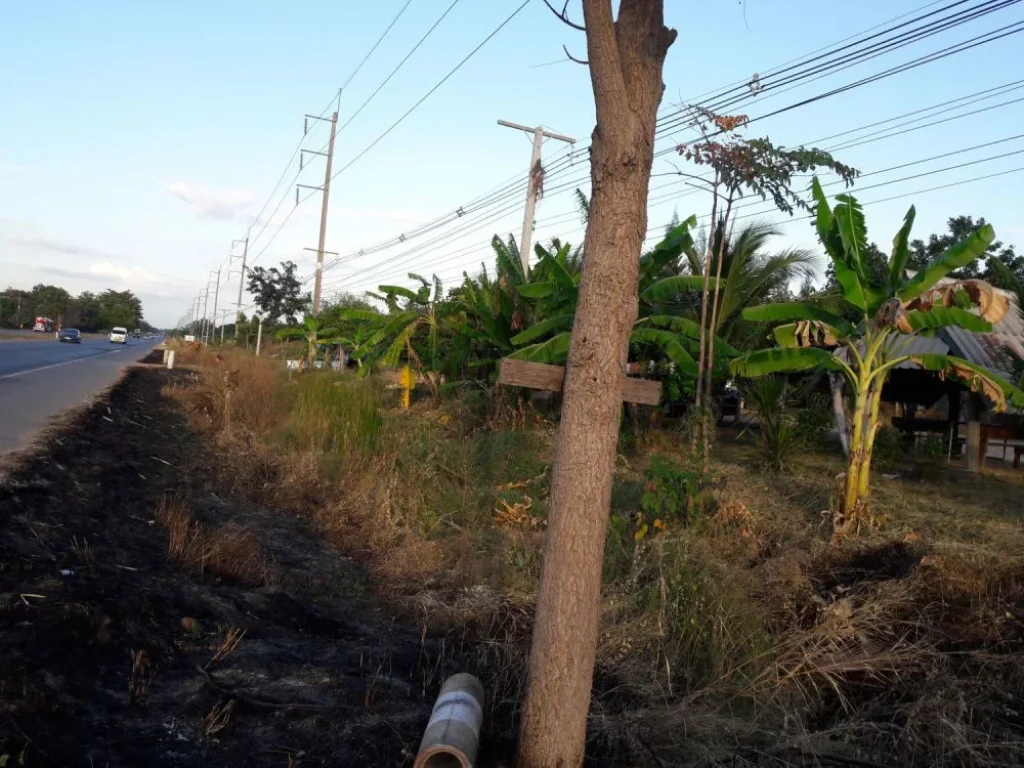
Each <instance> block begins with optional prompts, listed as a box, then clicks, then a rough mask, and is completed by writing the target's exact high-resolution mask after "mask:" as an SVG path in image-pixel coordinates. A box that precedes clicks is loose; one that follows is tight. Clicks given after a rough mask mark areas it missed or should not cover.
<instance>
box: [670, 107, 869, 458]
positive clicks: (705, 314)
mask: <svg viewBox="0 0 1024 768" xmlns="http://www.w3.org/2000/svg"><path fill="white" fill-rule="evenodd" d="M690 113H691V115H692V118H693V119H692V123H691V125H692V127H694V128H696V129H697V130H698V131H699V132H700V134H701V138H700V139H699V140H697V141H694V142H690V143H687V144H680V145H679V146H678V147H677V148H676V150H677V152H678V153H679V155H680V156H681V157H682V158H683V159H684V160H688V161H689V162H691V163H693V164H694V165H695V166H698V167H700V168H707V169H709V170H711V172H712V173H711V177H710V178H708V177H707V176H701V175H697V174H692V173H686V172H684V171H681V170H678V169H677V173H678V174H679V175H681V176H686V177H688V178H691V179H693V180H695V181H697V182H699V183H701V184H703V185H704V186H705V187H707V188H708V189H709V190H710V192H711V196H712V197H711V226H710V227H709V232H710V233H711V234H710V235H709V237H708V238H707V247H706V250H705V254H704V289H703V295H702V300H701V311H700V325H701V334H700V350H699V360H698V361H697V371H698V372H697V393H696V401H695V408H696V411H697V416H696V418H695V419H693V421H692V426H693V431H692V433H691V446H692V448H693V449H694V451H696V450H697V448H698V445H700V450H701V460H702V462H703V463H706V462H707V458H708V455H709V453H710V450H711V441H712V436H713V435H712V419H711V409H710V407H708V406H709V404H710V401H711V398H712V371H713V370H714V359H715V350H714V345H712V344H710V343H709V341H708V340H709V339H711V338H713V334H714V332H715V327H716V325H717V322H718V309H719V282H720V280H721V277H722V262H723V260H724V258H723V257H724V253H725V245H726V242H727V241H728V237H729V229H730V226H731V217H732V213H733V204H734V203H735V202H736V201H737V200H738V199H740V198H742V197H743V196H744V195H745V194H754V195H758V196H760V197H761V199H762V200H768V198H771V200H772V203H774V205H775V207H776V208H777V209H778V210H780V211H782V212H783V213H788V214H790V215H792V214H793V212H794V211H795V210H810V206H809V205H808V203H807V201H806V200H805V199H804V197H803V196H802V195H801V194H799V193H797V192H794V191H793V188H792V185H793V180H794V177H797V176H798V175H799V174H804V173H808V172H810V173H812V174H813V173H814V172H815V171H817V170H818V169H821V168H825V169H828V170H831V171H832V172H833V173H835V174H836V175H838V176H839V177H840V179H842V181H843V182H844V183H845V184H846V185H847V186H849V185H850V184H852V183H853V180H854V179H855V178H856V177H857V175H858V173H859V172H858V171H857V170H856V169H855V168H852V167H850V166H848V165H844V164H843V163H840V162H839V161H837V160H835V159H834V158H833V157H832V155H830V154H829V153H828V152H826V151H824V150H822V149H817V148H814V147H812V148H807V147H797V148H796V149H787V148H785V147H780V146H776V145H775V144H773V143H772V142H771V141H770V140H769V139H768V138H761V139H748V138H745V137H744V136H742V135H741V134H740V131H741V129H743V128H746V127H747V126H748V124H749V123H750V119H749V118H748V117H747V116H746V115H719V114H716V113H715V112H712V111H711V110H710V109H707V108H706V107H702V106H693V107H690ZM723 205H724V213H723V214H721V216H720V214H719V210H720V208H721V207H722V206H723ZM718 232H721V235H720V236H719V237H718V238H717V239H718V243H717V245H718V247H717V253H716V252H715V248H714V245H715V239H716V238H715V233H718ZM713 261H716V262H717V265H716V267H715V271H716V274H715V281H714V284H713V285H714V290H713V291H712V282H711V269H712V262H713ZM709 298H710V302H709ZM705 397H706V398H707V400H706V401H705Z"/></svg>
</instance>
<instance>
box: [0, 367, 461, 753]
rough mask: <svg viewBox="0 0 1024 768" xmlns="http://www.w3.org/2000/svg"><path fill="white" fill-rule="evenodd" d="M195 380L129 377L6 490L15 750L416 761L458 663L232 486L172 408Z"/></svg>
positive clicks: (2, 527)
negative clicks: (174, 391)
mask: <svg viewBox="0 0 1024 768" xmlns="http://www.w3.org/2000/svg"><path fill="white" fill-rule="evenodd" d="M190 376H192V374H190V373H189V372H187V371H159V370H155V369H147V368H137V369H134V370H131V371H129V372H128V373H127V374H126V376H125V378H124V379H123V380H122V381H121V382H120V383H119V384H118V385H117V386H116V387H114V388H113V390H112V391H111V392H110V394H109V395H108V396H107V397H106V398H104V399H102V400H100V401H98V402H96V403H95V404H93V405H92V406H90V407H89V408H88V409H87V410H85V411H83V412H81V413H80V414H79V415H78V416H77V417H75V418H74V419H72V420H71V421H70V422H69V423H68V424H67V425H66V426H65V427H63V428H62V429H60V430H58V431H56V432H55V433H53V434H52V435H51V437H50V438H49V440H48V442H47V444H46V447H45V449H44V450H42V451H40V452H38V453H36V454H34V455H32V456H30V457H28V458H26V459H25V460H24V461H23V463H22V464H21V465H20V466H17V467H14V468H13V469H12V470H11V471H10V472H9V473H8V475H7V477H6V480H5V483H4V484H3V485H2V486H0V644H2V647H3V648H4V649H5V651H4V654H3V657H2V660H0V710H2V711H0V756H2V755H9V756H10V758H9V759H10V760H11V763H12V764H14V761H15V760H16V759H22V756H24V757H23V759H24V764H25V765H96V766H101V765H149V766H172V765H173V766H181V765H199V764H202V765H216V766H243V765H245V766H251V765H268V766H271V765H273V766H289V765H360V766H389V765H405V764H408V763H410V762H411V755H412V754H413V753H414V752H415V749H416V747H417V745H418V741H419V738H420V736H421V734H422V728H423V726H424V724H425V722H426V719H427V717H428V715H429V711H430V707H431V705H432V703H433V698H434V696H435V695H436V690H437V687H438V686H439V684H440V681H441V680H442V679H443V678H444V677H445V676H446V675H447V674H450V673H452V672H454V671H456V669H455V667H454V665H453V664H452V663H451V662H450V660H449V659H448V658H446V656H445V654H444V653H442V652H441V649H440V648H439V647H438V644H436V643H435V642H434V641H432V640H431V639H430V638H429V637H425V636H424V635H423V634H422V633H421V632H420V631H418V630H417V629H416V628H415V627H410V626H403V625H402V624H401V623H400V622H396V621H395V620H394V619H393V618H392V616H391V615H389V614H388V613H387V612H385V610H384V609H383V608H382V607H381V606H380V604H379V603H378V601H375V600H374V599H372V598H371V596H370V595H369V591H368V589H367V585H366V581H365V578H364V575H363V572H362V570H361V569H360V568H359V567H358V566H357V565H356V564H355V563H354V562H352V561H351V560H349V559H347V558H345V557H344V556H342V555H341V554H340V553H338V552H337V551H334V550H331V549H329V548H327V547H326V546H325V545H324V544H323V543H322V541H321V540H320V539H318V538H317V537H316V536H315V535H314V534H313V532H312V531H310V530H309V529H308V522H307V520H305V519H302V518H299V517H296V516H294V515H286V514H282V513H280V512H277V511H273V510H268V509H265V508H261V507H259V506H257V505H253V504H249V503H243V502H239V501H237V500H234V499H231V498H230V497H228V496H227V495H226V494H223V493H222V492H220V493H219V491H220V489H219V488H218V487H217V484H216V481H215V473H214V472H212V471H211V467H212V466H213V462H214V461H216V458H215V457H214V456H212V455H209V454H208V452H207V448H206V446H205V444H204V443H203V442H202V441H201V440H199V439H198V438H197V437H196V436H195V435H194V434H193V433H192V432H191V431H190V430H189V428H188V426H187V423H186V420H185V418H184V417H183V416H182V414H181V413H180V412H179V409H178V406H177V405H176V404H175V403H174V402H172V401H171V400H169V399H167V398H165V397H163V396H162V395H161V391H162V389H163V388H164V387H165V386H167V385H168V384H169V383H170V384H172V385H173V384H177V385H179V386H180V385H187V382H188V380H189V377H190ZM0 759H2V758H0ZM19 764H20V763H19Z"/></svg>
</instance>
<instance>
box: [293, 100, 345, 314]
mask: <svg viewBox="0 0 1024 768" xmlns="http://www.w3.org/2000/svg"><path fill="white" fill-rule="evenodd" d="M306 118H307V120H309V119H312V120H326V119H327V118H324V117H317V116H316V115H306ZM330 123H331V140H330V141H329V142H328V144H327V154H326V157H327V168H326V169H325V171H324V185H323V186H322V187H310V186H307V185H305V184H299V185H297V186H296V188H295V202H296V204H298V201H299V188H300V187H302V188H305V189H319V190H321V191H322V192H323V200H322V202H321V205H320V240H319V242H318V243H317V249H316V278H315V280H314V282H313V315H318V314H320V286H321V283H322V281H323V273H324V246H325V245H326V242H327V205H328V202H329V200H330V196H331V165H332V164H333V162H334V136H335V134H336V133H337V129H338V113H337V112H335V113H334V114H333V115H331V119H330ZM307 124H308V123H307ZM302 152H309V153H310V154H312V155H323V154H324V153H323V152H313V151H311V150H308V149H304V150H302ZM299 170H302V154H301V152H300V154H299Z"/></svg>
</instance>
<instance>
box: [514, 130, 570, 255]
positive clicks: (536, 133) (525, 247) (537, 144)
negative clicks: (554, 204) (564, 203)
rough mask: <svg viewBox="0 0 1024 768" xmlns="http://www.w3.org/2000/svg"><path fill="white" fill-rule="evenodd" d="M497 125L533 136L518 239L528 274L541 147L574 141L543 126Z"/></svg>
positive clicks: (541, 174) (539, 173) (520, 253)
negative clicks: (554, 141)
mask: <svg viewBox="0 0 1024 768" xmlns="http://www.w3.org/2000/svg"><path fill="white" fill-rule="evenodd" d="M498 125H501V126H504V127H505V128H515V129H516V130H518V131H526V132H527V133H532V134H533V152H532V153H531V155H530V175H529V178H528V179H527V181H526V212H525V213H524V214H523V235H522V237H520V238H519V261H520V262H521V263H522V265H523V274H524V275H529V274H530V247H531V242H530V241H531V240H533V218H534V212H535V211H536V209H537V193H538V192H540V189H541V180H542V177H543V174H544V168H543V166H541V164H540V150H541V145H542V144H543V143H544V139H545V138H548V139H558V140H559V141H565V142H567V143H569V144H575V143H576V139H574V138H571V137H569V136H563V135H562V134H560V133H551V132H550V131H545V130H544V126H542V125H538V126H537V127H536V128H530V127H529V126H527V125H519V123H510V122H508V121H507V120H499V121H498Z"/></svg>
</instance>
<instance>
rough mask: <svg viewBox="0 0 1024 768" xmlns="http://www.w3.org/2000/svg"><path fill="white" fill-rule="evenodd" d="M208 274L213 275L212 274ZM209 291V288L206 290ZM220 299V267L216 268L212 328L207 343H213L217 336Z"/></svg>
mask: <svg viewBox="0 0 1024 768" xmlns="http://www.w3.org/2000/svg"><path fill="white" fill-rule="evenodd" d="M210 274H213V273H212V272H211V273H210ZM207 290H209V288H207ZM218 298H220V267H217V287H216V288H214V294H213V327H212V328H211V329H210V334H209V341H215V340H216V339H215V337H216V336H217V299H218Z"/></svg>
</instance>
